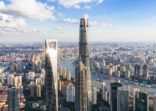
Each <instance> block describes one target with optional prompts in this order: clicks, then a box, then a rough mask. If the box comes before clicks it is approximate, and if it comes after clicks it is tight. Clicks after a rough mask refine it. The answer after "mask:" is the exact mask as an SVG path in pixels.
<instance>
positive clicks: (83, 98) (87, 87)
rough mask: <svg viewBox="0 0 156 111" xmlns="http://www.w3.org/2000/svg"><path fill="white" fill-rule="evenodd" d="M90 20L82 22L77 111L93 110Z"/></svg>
mask: <svg viewBox="0 0 156 111" xmlns="http://www.w3.org/2000/svg"><path fill="white" fill-rule="evenodd" d="M87 32H88V18H85V17H84V18H82V19H81V20H80V40H79V65H78V66H77V68H76V75H75V78H76V111H90V110H91V73H90V60H89V48H88V40H87V34H88V33H87Z"/></svg>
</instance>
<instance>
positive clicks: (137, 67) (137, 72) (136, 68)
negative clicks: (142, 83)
mask: <svg viewBox="0 0 156 111" xmlns="http://www.w3.org/2000/svg"><path fill="white" fill-rule="evenodd" d="M134 76H135V77H139V76H140V65H138V64H136V65H135V66H134Z"/></svg>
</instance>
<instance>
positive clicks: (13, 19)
mask: <svg viewBox="0 0 156 111" xmlns="http://www.w3.org/2000/svg"><path fill="white" fill-rule="evenodd" d="M84 15H87V16H88V17H89V22H90V27H89V40H90V41H103V42H109V41H117V42H118V41H119V42H135V41H143V42H144V41H152V42H153V41H156V39H155V37H156V31H155V29H156V0H0V42H1V43H2V42H43V41H44V39H46V38H56V39H58V40H59V41H71V42H72V41H78V39H79V19H80V18H81V17H83V16H84Z"/></svg>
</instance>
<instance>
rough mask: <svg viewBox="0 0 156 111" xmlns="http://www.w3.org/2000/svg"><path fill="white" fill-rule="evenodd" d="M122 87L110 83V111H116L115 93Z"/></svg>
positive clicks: (118, 84)
mask: <svg viewBox="0 0 156 111" xmlns="http://www.w3.org/2000/svg"><path fill="white" fill-rule="evenodd" d="M121 86H122V85H121V84H120V83H111V84H110V91H111V101H110V102H111V111H117V91H118V88H119V87H121Z"/></svg>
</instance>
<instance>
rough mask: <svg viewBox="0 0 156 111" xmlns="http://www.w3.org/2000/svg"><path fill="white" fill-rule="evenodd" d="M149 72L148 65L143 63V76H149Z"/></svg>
mask: <svg viewBox="0 0 156 111" xmlns="http://www.w3.org/2000/svg"><path fill="white" fill-rule="evenodd" d="M148 76H149V74H148V65H147V64H144V65H143V77H144V78H148Z"/></svg>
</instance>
